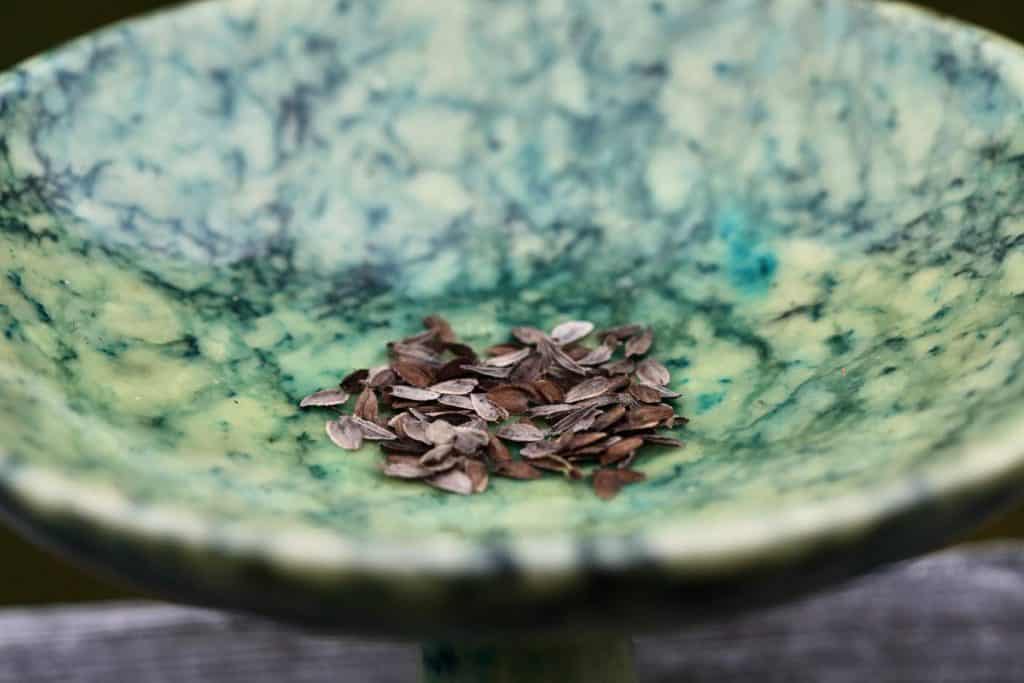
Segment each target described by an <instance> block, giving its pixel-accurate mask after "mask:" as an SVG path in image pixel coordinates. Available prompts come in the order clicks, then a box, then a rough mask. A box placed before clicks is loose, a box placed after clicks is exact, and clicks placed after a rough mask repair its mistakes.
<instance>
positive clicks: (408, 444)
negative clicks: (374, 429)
mask: <svg viewBox="0 0 1024 683" xmlns="http://www.w3.org/2000/svg"><path fill="white" fill-rule="evenodd" d="M380 447H381V449H382V450H383V451H384V452H385V453H401V454H404V455H423V454H424V453H426V452H427V450H428V447H427V446H426V445H424V444H421V443H419V442H418V441H412V440H410V439H394V440H392V441H385V442H383V443H382V444H381V445H380Z"/></svg>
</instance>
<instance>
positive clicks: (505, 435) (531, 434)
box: [497, 422, 547, 443]
mask: <svg viewBox="0 0 1024 683" xmlns="http://www.w3.org/2000/svg"><path fill="white" fill-rule="evenodd" d="M497 434H498V436H499V437H501V438H502V439H505V440H506V441H516V442H519V443H530V442H533V441H543V440H544V437H545V436H547V432H545V431H544V430H542V429H538V428H537V427H536V426H534V425H532V424H523V423H521V422H520V423H514V424H507V425H504V426H503V427H501V429H499V430H498V431H497Z"/></svg>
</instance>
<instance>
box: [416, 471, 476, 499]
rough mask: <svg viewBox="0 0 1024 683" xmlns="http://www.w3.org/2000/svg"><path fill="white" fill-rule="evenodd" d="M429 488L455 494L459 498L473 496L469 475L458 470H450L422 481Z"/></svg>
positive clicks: (471, 481)
mask: <svg viewBox="0 0 1024 683" xmlns="http://www.w3.org/2000/svg"><path fill="white" fill-rule="evenodd" d="M423 481H425V482H427V483H428V484H430V485H431V486H433V487H434V488H437V489H441V490H442V491H448V492H449V493H457V494H459V495H460V496H469V495H472V494H473V480H472V479H470V478H469V475H468V474H466V473H465V472H463V471H462V470H459V469H451V470H448V471H447V472H442V473H441V474H435V475H434V476H432V477H429V478H427V479H424V480H423Z"/></svg>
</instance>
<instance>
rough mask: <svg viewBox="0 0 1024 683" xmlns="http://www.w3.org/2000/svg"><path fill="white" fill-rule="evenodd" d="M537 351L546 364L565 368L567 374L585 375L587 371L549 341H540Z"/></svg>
mask: <svg viewBox="0 0 1024 683" xmlns="http://www.w3.org/2000/svg"><path fill="white" fill-rule="evenodd" d="M537 349H538V350H539V351H540V353H541V356H542V357H543V358H544V359H545V360H547V361H548V362H551V363H555V364H557V365H558V366H560V367H562V368H565V369H566V370H568V371H569V372H571V373H573V374H576V375H586V374H587V369H586V368H585V367H583V366H582V365H580V364H579V363H577V362H576V361H574V360H573V359H572V358H570V357H569V355H568V354H567V353H566V352H565V351H563V350H562V348H561V347H560V346H558V345H557V344H555V343H554V342H553V341H551V340H550V339H547V338H544V339H541V340H540V341H539V342H538V343H537ZM531 379H536V378H531ZM517 381H519V380H517Z"/></svg>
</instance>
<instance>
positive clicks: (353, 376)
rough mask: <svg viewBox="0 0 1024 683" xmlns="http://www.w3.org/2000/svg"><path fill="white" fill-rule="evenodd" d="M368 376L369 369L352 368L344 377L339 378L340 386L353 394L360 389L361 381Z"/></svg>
mask: <svg viewBox="0 0 1024 683" xmlns="http://www.w3.org/2000/svg"><path fill="white" fill-rule="evenodd" d="M369 376H370V371H369V370H367V369H366V368H363V369H361V370H353V371H352V372H350V373H348V374H347V375H345V378H344V379H342V380H341V388H342V389H344V390H345V391H347V392H348V393H350V394H355V393H357V392H359V391H362V388H363V381H364V380H365V379H366V378H367V377H369Z"/></svg>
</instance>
